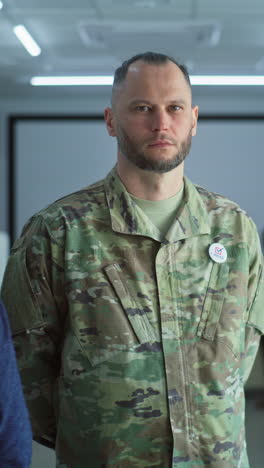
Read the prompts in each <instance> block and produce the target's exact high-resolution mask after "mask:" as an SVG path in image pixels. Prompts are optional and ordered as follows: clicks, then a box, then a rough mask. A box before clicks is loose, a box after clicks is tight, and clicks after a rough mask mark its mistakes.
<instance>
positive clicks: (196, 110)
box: [192, 106, 199, 136]
mask: <svg viewBox="0 0 264 468" xmlns="http://www.w3.org/2000/svg"><path fill="white" fill-rule="evenodd" d="M198 114H199V108H198V106H194V107H193V108H192V136H194V135H196V130H197V120H198Z"/></svg>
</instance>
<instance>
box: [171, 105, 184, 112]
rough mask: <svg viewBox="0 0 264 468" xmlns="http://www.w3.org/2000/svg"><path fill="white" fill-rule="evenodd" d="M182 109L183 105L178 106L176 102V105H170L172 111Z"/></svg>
mask: <svg viewBox="0 0 264 468" xmlns="http://www.w3.org/2000/svg"><path fill="white" fill-rule="evenodd" d="M181 109H182V108H181V106H177V104H174V105H171V106H170V110H171V111H172V112H179V111H180V110H181Z"/></svg>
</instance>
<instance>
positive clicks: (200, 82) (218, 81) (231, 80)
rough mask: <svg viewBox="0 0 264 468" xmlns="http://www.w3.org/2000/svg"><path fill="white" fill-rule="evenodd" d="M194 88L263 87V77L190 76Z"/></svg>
mask: <svg viewBox="0 0 264 468" xmlns="http://www.w3.org/2000/svg"><path fill="white" fill-rule="evenodd" d="M190 80H191V84H192V85H194V86H263V85H264V76H263V75H259V76H256V75H192V76H190Z"/></svg>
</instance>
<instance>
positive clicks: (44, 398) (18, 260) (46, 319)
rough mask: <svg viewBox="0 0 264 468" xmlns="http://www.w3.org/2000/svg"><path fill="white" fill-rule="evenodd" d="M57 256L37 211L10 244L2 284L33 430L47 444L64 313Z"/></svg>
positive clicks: (51, 429)
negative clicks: (20, 234) (18, 236)
mask: <svg viewBox="0 0 264 468" xmlns="http://www.w3.org/2000/svg"><path fill="white" fill-rule="evenodd" d="M62 262H63V260H62V256H61V249H60V246H59V245H58V243H57V242H56V240H55V239H54V238H53V237H52V235H51V234H50V232H49V229H48V227H47V226H46V224H45V222H44V221H43V219H42V218H41V216H37V217H35V218H33V219H32V220H31V221H30V222H29V223H28V224H27V225H26V227H25V229H24V231H23V233H22V236H21V238H20V239H18V240H17V241H16V242H15V244H14V247H13V248H12V251H11V255H10V258H9V261H8V265H7V268H6V272H5V276H4V280H3V287H2V296H3V300H4V302H5V304H6V308H7V312H8V314H9V319H10V323H11V329H12V334H13V339H14V344H15V349H16V354H17V360H18V366H19V369H20V373H21V379H22V384H23V390H24V394H25V398H26V402H27V405H28V408H29V412H30V416H31V423H32V428H33V435H34V438H35V439H36V440H38V441H42V440H43V441H47V442H48V443H51V444H54V441H55V437H56V416H55V411H54V398H55V394H54V388H55V384H56V380H57V378H58V375H59V369H60V348H61V335H62V332H63V329H64V313H65V302H64V291H63V265H62V264H61V263H62Z"/></svg>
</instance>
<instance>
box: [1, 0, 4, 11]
mask: <svg viewBox="0 0 264 468" xmlns="http://www.w3.org/2000/svg"><path fill="white" fill-rule="evenodd" d="M3 6H4V5H3V2H1V1H0V10H2V8H3Z"/></svg>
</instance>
